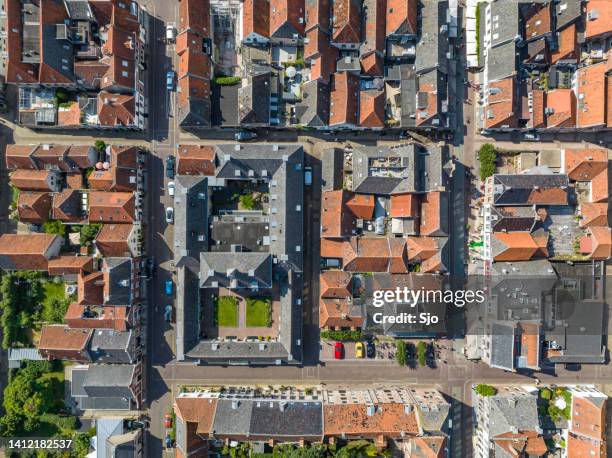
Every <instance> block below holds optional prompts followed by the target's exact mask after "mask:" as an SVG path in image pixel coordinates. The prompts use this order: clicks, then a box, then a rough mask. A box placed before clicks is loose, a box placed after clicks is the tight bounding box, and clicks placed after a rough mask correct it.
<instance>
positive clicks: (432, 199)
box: [419, 192, 443, 235]
mask: <svg viewBox="0 0 612 458" xmlns="http://www.w3.org/2000/svg"><path fill="white" fill-rule="evenodd" d="M441 199H442V192H428V193H427V194H425V195H423V197H422V198H421V221H420V228H419V234H421V235H443V233H442V232H443V231H442V220H441V215H440V205H441Z"/></svg>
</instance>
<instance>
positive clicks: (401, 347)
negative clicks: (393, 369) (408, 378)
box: [395, 340, 406, 366]
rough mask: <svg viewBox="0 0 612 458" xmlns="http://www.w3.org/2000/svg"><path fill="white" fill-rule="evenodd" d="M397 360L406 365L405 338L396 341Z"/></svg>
mask: <svg viewBox="0 0 612 458" xmlns="http://www.w3.org/2000/svg"><path fill="white" fill-rule="evenodd" d="M395 360H396V361H397V364H399V365H400V366H405V365H406V342H404V341H403V340H396V341H395Z"/></svg>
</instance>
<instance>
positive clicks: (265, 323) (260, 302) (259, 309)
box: [246, 298, 272, 328]
mask: <svg viewBox="0 0 612 458" xmlns="http://www.w3.org/2000/svg"><path fill="white" fill-rule="evenodd" d="M271 315H272V301H271V300H270V298H265V299H247V306H246V325H247V327H249V328H261V327H270V326H271V325H272V317H271Z"/></svg>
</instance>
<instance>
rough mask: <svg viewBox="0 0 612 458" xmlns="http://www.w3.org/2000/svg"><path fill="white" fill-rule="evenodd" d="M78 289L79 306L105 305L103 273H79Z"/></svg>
mask: <svg viewBox="0 0 612 458" xmlns="http://www.w3.org/2000/svg"><path fill="white" fill-rule="evenodd" d="M77 288H78V294H77V303H78V304H79V305H102V304H103V303H104V274H103V273H102V272H94V273H91V274H87V273H85V272H81V273H79V276H78V277H77Z"/></svg>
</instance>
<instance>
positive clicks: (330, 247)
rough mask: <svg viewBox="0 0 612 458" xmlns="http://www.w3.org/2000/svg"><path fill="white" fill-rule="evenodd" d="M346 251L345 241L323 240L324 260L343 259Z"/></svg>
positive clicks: (322, 252)
mask: <svg viewBox="0 0 612 458" xmlns="http://www.w3.org/2000/svg"><path fill="white" fill-rule="evenodd" d="M343 251H344V241H342V240H332V239H326V238H322V239H321V252H320V254H321V257H322V258H340V259H341V258H342V253H343Z"/></svg>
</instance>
